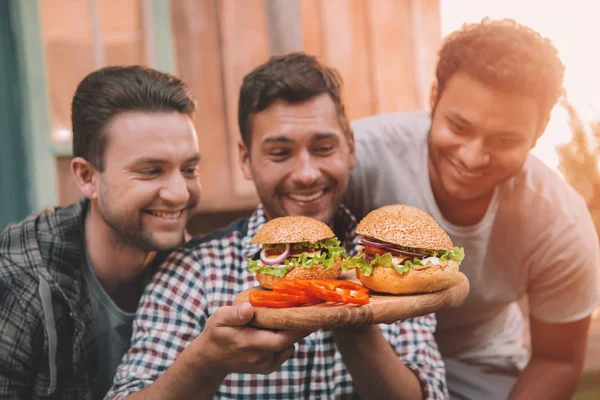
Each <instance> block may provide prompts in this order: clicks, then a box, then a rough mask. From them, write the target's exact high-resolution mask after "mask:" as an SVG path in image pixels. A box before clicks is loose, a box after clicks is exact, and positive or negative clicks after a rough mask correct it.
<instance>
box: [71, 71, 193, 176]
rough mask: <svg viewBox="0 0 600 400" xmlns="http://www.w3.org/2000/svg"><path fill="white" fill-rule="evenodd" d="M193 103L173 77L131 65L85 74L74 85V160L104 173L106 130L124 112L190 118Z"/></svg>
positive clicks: (184, 86) (181, 85)
mask: <svg viewBox="0 0 600 400" xmlns="http://www.w3.org/2000/svg"><path fill="white" fill-rule="evenodd" d="M195 108H196V106H195V103H194V100H193V98H192V96H191V94H190V92H189V90H188V88H187V87H186V85H185V84H184V83H183V82H182V81H181V80H179V79H177V78H176V77H174V76H171V75H168V74H164V73H161V72H158V71H155V70H153V69H150V68H146V67H142V66H138V65H134V66H126V67H106V68H102V69H99V70H97V71H94V72H92V73H90V74H89V75H87V76H86V77H85V78H84V79H83V80H82V81H81V82H80V83H79V85H78V86H77V90H76V91H75V95H74V97H73V103H72V107H71V123H72V127H73V157H82V158H84V159H85V160H87V161H88V162H90V163H91V164H92V165H93V166H94V167H96V168H97V169H98V170H99V171H101V172H102V171H104V167H105V163H104V153H105V151H106V148H107V145H108V135H107V134H106V132H105V128H106V126H107V125H108V123H109V122H110V121H111V120H112V119H113V118H114V117H115V116H116V115H117V114H119V113H122V112H127V111H142V112H170V111H177V112H179V113H182V114H186V115H189V116H190V117H191V116H193V113H194V111H195Z"/></svg>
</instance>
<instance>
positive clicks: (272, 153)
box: [269, 150, 290, 158]
mask: <svg viewBox="0 0 600 400" xmlns="http://www.w3.org/2000/svg"><path fill="white" fill-rule="evenodd" d="M269 155H270V156H272V157H276V158H283V157H287V156H289V155H290V152H289V151H288V150H272V151H270V152H269Z"/></svg>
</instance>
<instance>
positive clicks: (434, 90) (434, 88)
mask: <svg viewBox="0 0 600 400" xmlns="http://www.w3.org/2000/svg"><path fill="white" fill-rule="evenodd" d="M437 101H438V83H437V81H433V83H432V84H431V89H430V91H429V112H430V113H433V110H434V108H435V104H436V103H437Z"/></svg>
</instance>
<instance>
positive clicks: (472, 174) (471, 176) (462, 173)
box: [452, 163, 483, 178]
mask: <svg viewBox="0 0 600 400" xmlns="http://www.w3.org/2000/svg"><path fill="white" fill-rule="evenodd" d="M452 165H454V168H456V170H457V171H458V172H459V173H460V174H461V175H463V176H465V177H467V178H481V177H482V176H483V172H478V173H474V172H467V171H465V170H464V169H462V168H461V167H459V166H458V165H456V164H454V163H452Z"/></svg>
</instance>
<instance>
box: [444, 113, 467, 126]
mask: <svg viewBox="0 0 600 400" xmlns="http://www.w3.org/2000/svg"><path fill="white" fill-rule="evenodd" d="M446 117H448V118H450V119H455V120H457V122H459V123H461V124H463V125H467V126H471V125H472V124H471V122H470V121H468V120H467V119H465V118H464V117H463V116H462V115H460V114H459V113H457V112H456V111H449V112H448V113H447V114H446Z"/></svg>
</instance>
